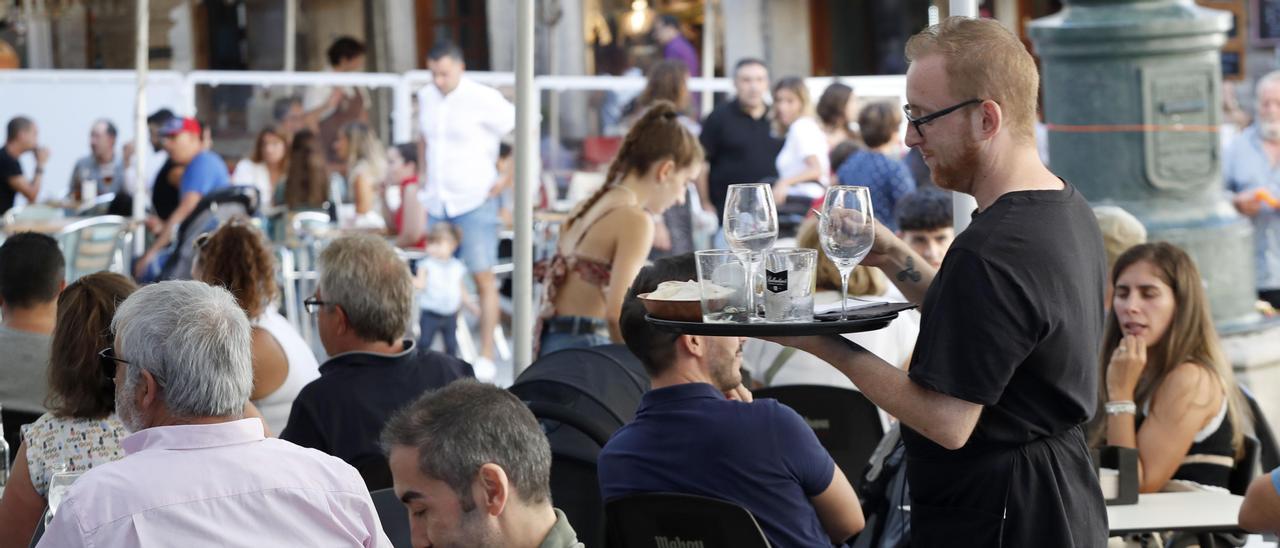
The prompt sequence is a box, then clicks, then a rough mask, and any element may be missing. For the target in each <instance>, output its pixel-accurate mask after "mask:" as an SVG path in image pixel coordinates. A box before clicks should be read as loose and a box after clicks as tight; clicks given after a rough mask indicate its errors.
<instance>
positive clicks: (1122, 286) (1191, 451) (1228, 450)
mask: <svg viewBox="0 0 1280 548" xmlns="http://www.w3.org/2000/svg"><path fill="white" fill-rule="evenodd" d="M1111 276H1112V279H1111V282H1112V284H1113V289H1114V293H1113V297H1112V302H1111V312H1110V313H1109V314H1108V316H1107V327H1106V332H1105V334H1104V338H1103V349H1102V373H1103V378H1104V379H1105V380H1104V382H1103V386H1101V387H1100V388H1101V390H1102V393H1101V399H1100V401H1102V402H1106V403H1105V404H1104V405H1103V409H1102V413H1100V416H1104V417H1105V424H1104V425H1103V430H1102V432H1100V436H1099V437H1100V438H1102V439H1100V440H1098V441H1104V442H1105V444H1106V445H1115V446H1120V447H1131V448H1135V449H1137V450H1138V454H1139V459H1138V462H1139V464H1138V468H1139V470H1138V477H1139V484H1138V489H1139V491H1141V492H1144V493H1150V492H1156V491H1161V490H1169V489H1171V488H1172V487H1171V486H1170V481H1171V480H1183V481H1188V482H1194V483H1196V484H1199V485H1201V486H1213V487H1223V488H1225V487H1227V482H1228V479H1229V478H1230V475H1231V469H1232V468H1233V467H1234V465H1235V462H1236V460H1237V459H1238V458H1239V456H1240V455H1241V446H1242V426H1241V424H1242V416H1243V415H1242V414H1243V413H1246V412H1247V409H1248V408H1247V406H1246V404H1245V403H1244V399H1243V395H1242V394H1241V393H1240V390H1239V388H1238V387H1237V386H1236V381H1235V377H1234V376H1233V375H1232V373H1231V364H1230V363H1229V362H1228V361H1227V359H1226V357H1225V356H1224V355H1223V352H1222V348H1221V346H1220V344H1219V342H1218V336H1217V333H1216V332H1215V331H1214V327H1213V319H1212V317H1211V315H1210V312H1209V303H1208V298H1207V297H1206V295H1205V292H1204V288H1203V285H1202V282H1201V279H1200V273H1199V271H1197V270H1196V267H1195V264H1194V263H1193V262H1192V261H1191V258H1190V257H1189V256H1188V255H1187V254H1186V253H1185V252H1183V251H1182V250H1181V249H1179V248H1177V247H1175V246H1173V245H1172V244H1168V243H1154V244H1142V245H1139V246H1136V247H1134V248H1132V249H1130V250H1129V251H1127V252H1125V253H1124V254H1123V255H1121V256H1120V258H1119V259H1118V260H1117V261H1116V265H1115V268H1114V269H1113V270H1112V274H1111Z"/></svg>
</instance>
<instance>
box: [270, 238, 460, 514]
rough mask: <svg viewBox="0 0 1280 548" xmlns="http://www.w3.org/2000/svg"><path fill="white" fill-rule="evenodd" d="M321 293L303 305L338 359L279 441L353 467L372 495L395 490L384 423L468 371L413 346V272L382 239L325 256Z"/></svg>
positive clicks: (309, 390)
mask: <svg viewBox="0 0 1280 548" xmlns="http://www.w3.org/2000/svg"><path fill="white" fill-rule="evenodd" d="M319 266H320V283H319V284H318V286H317V289H316V294H315V296H314V297H312V298H310V299H308V300H307V301H306V305H307V309H308V310H310V311H311V312H312V313H314V314H315V315H316V323H317V326H318V327H319V331H320V341H321V342H322V343H324V349H325V352H326V353H327V354H328V355H329V356H331V358H330V359H329V361H327V362H325V363H324V364H323V365H321V366H320V378H319V379H316V380H314V381H311V383H310V384H308V385H306V386H305V387H303V388H302V391H301V392H299V393H298V397H297V398H296V399H294V401H293V409H292V411H291V412H290V413H289V424H288V425H286V426H285V428H284V432H281V433H280V438H281V439H284V440H288V441H291V442H293V443H296V444H298V445H301V446H303V447H311V448H314V449H319V450H321V451H324V452H325V453H328V454H330V455H333V456H335V457H338V458H340V459H342V460H344V461H347V463H349V464H351V465H352V466H354V467H355V468H356V469H357V470H359V471H360V475H361V476H363V477H364V480H365V483H367V484H368V486H369V489H370V490H374V489H382V488H385V487H390V486H391V471H390V469H389V468H388V467H387V458H386V456H385V455H384V454H383V452H382V449H381V447H380V446H379V445H378V436H379V433H380V432H381V431H382V427H383V425H384V424H386V422H387V419H389V418H390V417H391V415H392V414H393V413H394V412H395V411H397V410H399V409H400V408H402V407H404V406H406V405H408V404H409V403H410V402H412V401H414V400H415V399H417V398H418V396H421V395H422V393H423V392H426V391H427V390H431V389H435V388H440V387H442V386H445V385H447V384H449V383H451V382H453V381H454V380H457V379H460V378H463V377H473V376H474V374H473V373H472V372H471V366H470V365H467V364H466V363H465V362H462V361H460V360H458V359H456V358H453V357H451V356H447V355H445V354H441V353H439V352H432V351H430V350H427V349H426V348H419V347H417V346H415V345H414V343H413V341H411V340H406V339H405V338H404V334H405V333H406V332H408V328H409V321H410V314H411V310H410V307H411V306H413V277H412V276H411V275H410V274H409V267H408V265H406V264H405V262H404V261H402V260H400V258H399V257H398V256H397V255H396V252H395V250H394V249H392V248H391V245H390V244H388V243H387V242H386V241H385V240H383V239H382V238H379V237H376V236H373V235H358V236H347V237H343V238H339V239H337V240H335V241H334V242H333V243H331V244H329V246H328V247H326V248H325V250H324V252H323V253H321V254H320V262H319Z"/></svg>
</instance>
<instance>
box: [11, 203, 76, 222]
mask: <svg viewBox="0 0 1280 548" xmlns="http://www.w3.org/2000/svg"><path fill="white" fill-rule="evenodd" d="M64 216H65V215H64V214H63V212H62V210H61V209H58V208H56V207H50V206H47V205H39V204H35V205H25V206H21V207H15V208H11V209H9V211H7V212H5V214H4V224H6V225H11V224H13V223H17V222H24V221H25V222H31V221H51V220H54V219H61V218H62V217H64Z"/></svg>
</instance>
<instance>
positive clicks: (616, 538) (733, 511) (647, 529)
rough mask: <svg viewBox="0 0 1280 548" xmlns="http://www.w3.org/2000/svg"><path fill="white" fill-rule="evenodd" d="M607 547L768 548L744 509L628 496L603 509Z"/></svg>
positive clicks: (667, 496)
mask: <svg viewBox="0 0 1280 548" xmlns="http://www.w3.org/2000/svg"><path fill="white" fill-rule="evenodd" d="M604 514H605V531H606V533H607V535H608V538H609V547H610V548H769V540H768V539H766V538H765V536H764V531H762V530H761V529H760V524H759V523H757V522H756V518H755V516H752V515H751V512H750V511H748V510H747V509H746V508H743V507H741V506H738V505H737V504H734V503H732V502H728V501H724V500H720V499H713V498H710V497H702V496H698V495H685V494H680V493H643V494H638V495H627V496H625V497H619V498H617V499H614V500H611V501H609V502H606V503H605V505H604Z"/></svg>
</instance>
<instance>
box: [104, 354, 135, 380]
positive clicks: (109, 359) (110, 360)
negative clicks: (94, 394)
mask: <svg viewBox="0 0 1280 548" xmlns="http://www.w3.org/2000/svg"><path fill="white" fill-rule="evenodd" d="M98 359H99V360H100V363H101V364H102V373H103V374H104V375H106V376H107V380H112V379H115V378H116V364H117V363H122V364H124V365H125V366H126V367H127V366H129V365H132V362H130V361H129V360H126V359H124V358H117V357H116V349H114V348H112V347H110V346H108V347H106V348H103V349H102V350H99V351H98Z"/></svg>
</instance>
